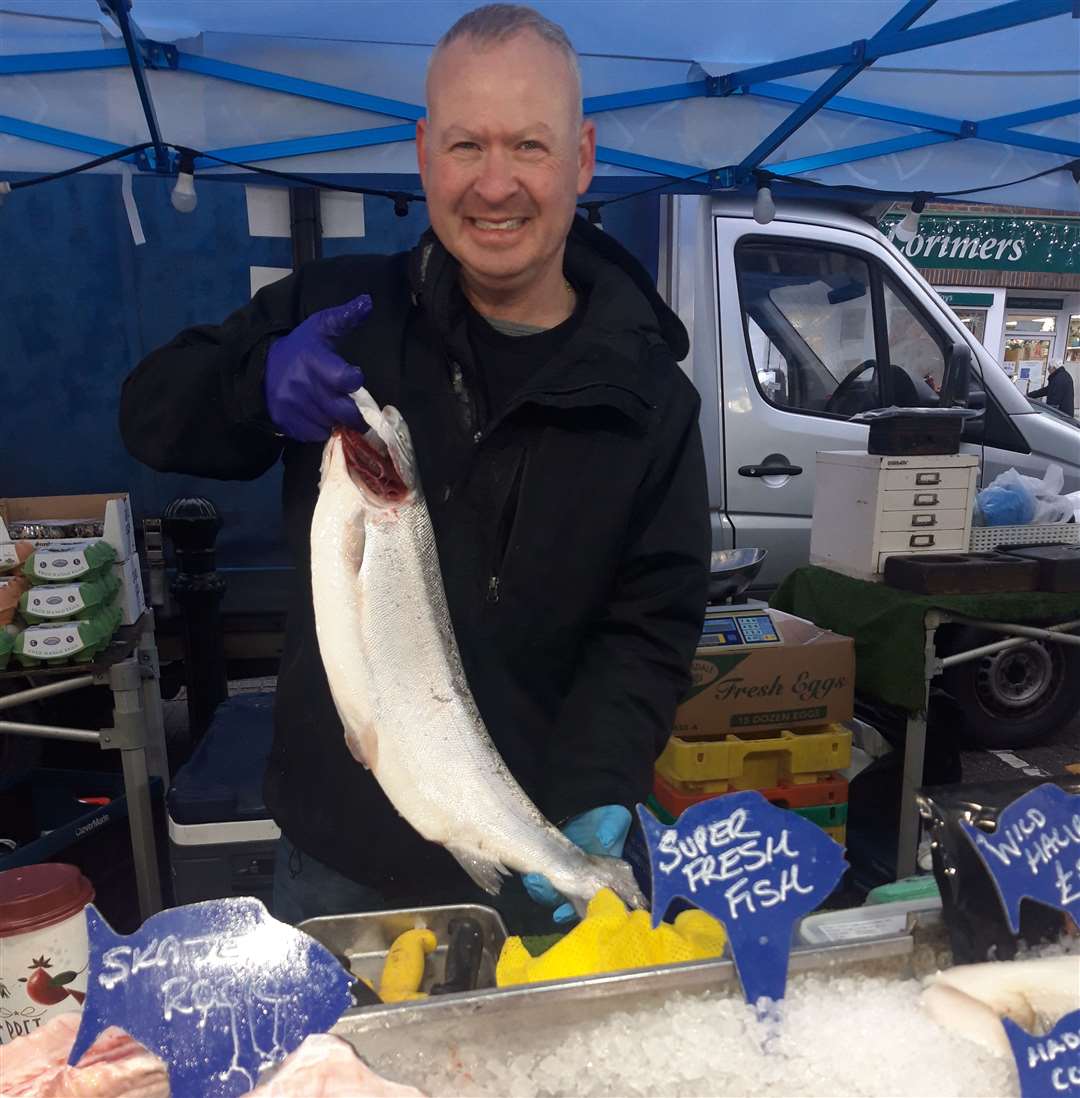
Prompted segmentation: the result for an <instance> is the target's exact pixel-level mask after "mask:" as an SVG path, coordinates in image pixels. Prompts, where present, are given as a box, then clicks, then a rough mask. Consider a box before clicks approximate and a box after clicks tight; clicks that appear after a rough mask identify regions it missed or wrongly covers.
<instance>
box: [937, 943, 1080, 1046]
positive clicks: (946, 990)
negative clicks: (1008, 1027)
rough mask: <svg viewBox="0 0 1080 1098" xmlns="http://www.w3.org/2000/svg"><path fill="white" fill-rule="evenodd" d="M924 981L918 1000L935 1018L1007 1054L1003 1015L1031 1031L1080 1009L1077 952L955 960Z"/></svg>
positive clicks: (1050, 1025) (1052, 1023) (974, 1039)
mask: <svg viewBox="0 0 1080 1098" xmlns="http://www.w3.org/2000/svg"><path fill="white" fill-rule="evenodd" d="M926 984H927V986H926V990H925V991H924V992H923V997H922V1002H923V1006H924V1007H925V1008H926V1011H927V1013H928V1014H929V1015H930V1016H931V1017H932V1018H933V1019H934V1020H935V1021H936V1022H938V1023H940V1024H941V1025H943V1026H945V1028H946V1029H951V1030H953V1031H955V1032H957V1033H960V1034H963V1035H964V1036H965V1037H967V1038H969V1039H970V1040H972V1041H976V1042H978V1043H979V1044H981V1045H984V1046H985V1047H987V1048H990V1049H993V1050H995V1051H996V1052H999V1053H1001V1054H1002V1055H1005V1056H1007V1055H1009V1052H1010V1048H1011V1046H1010V1045H1009V1039H1008V1037H1007V1036H1006V1034H1005V1027H1004V1026H1003V1025H1002V1024H1001V1019H1002V1018H1011V1019H1012V1020H1013V1021H1014V1022H1016V1023H1017V1024H1018V1025H1020V1026H1023V1028H1024V1029H1026V1030H1027V1031H1028V1032H1029V1033H1031V1032H1034V1031H1035V1030H1036V1029H1050V1028H1052V1027H1053V1026H1054V1025H1055V1024H1056V1023H1057V1022H1058V1020H1059V1019H1061V1018H1062V1017H1064V1015H1066V1014H1071V1013H1072V1012H1073V1011H1074V1010H1080V954H1073V955H1065V956H1061V957H1040V958H1037V959H1034V960H1028V961H990V962H987V963H985V964H976V965H956V967H954V968H947V969H945V970H944V971H942V972H935V973H934V975H933V976H930V977H929V978H928V979H927V981H926Z"/></svg>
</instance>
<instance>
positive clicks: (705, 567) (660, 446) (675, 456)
mask: <svg viewBox="0 0 1080 1098" xmlns="http://www.w3.org/2000/svg"><path fill="white" fill-rule="evenodd" d="M677 380H678V382H679V384H677V385H675V386H673V388H674V389H676V391H677V392H676V394H674V399H672V400H671V401H670V403H669V407H668V409H667V414H666V416H665V422H663V424H662V425H661V428H660V430H659V431H658V432H657V436H656V438H655V441H654V452H653V460H652V462H651V465H650V468H649V472H648V474H647V476H646V478H645V480H644V481H643V482H642V485H641V489H640V491H639V493H638V498H637V501H636V503H635V513H634V521H633V524H632V526H631V529H630V530H629V532H628V538H627V543H626V548H625V552H624V554H623V559H622V563H621V566H620V568H619V574H618V576H617V579H616V583H615V588H614V590H613V593H612V595H611V598H610V600H609V602H608V604H607V606H606V607H605V609H604V611H603V613H602V614H601V615H600V617H599V618H598V620H596V621H595V623H594V626H593V629H592V632H591V635H590V637H589V638H588V640H587V641H586V644H585V647H584V650H583V653H582V659H581V663H580V667H579V669H578V672H577V675H576V677H575V680H574V683H573V685H572V687H571V690H570V693H569V695H568V696H567V698H566V701H565V703H564V705H563V708H562V711H561V714H560V717H559V720H558V723H557V726H556V729H555V732H554V735H553V738H552V740H551V742H550V744H549V749H548V764H547V780H546V791H545V796H544V805H543V807H544V809H545V812H546V814H547V816H548V818H549V819H551V820H553V821H555V822H558V823H561V822H563V821H565V820H566V819H568V818H569V817H571V816H575V815H577V814H579V813H581V812H585V811H587V810H589V809H591V808H596V807H599V806H600V805H607V804H622V805H625V806H626V807H627V808H629V809H631V811H632V810H633V806H634V805H635V803H638V802H642V801H644V800H645V798H646V797H647V796H648V795H649V793H650V792H651V790H652V779H653V765H654V763H655V761H656V758H657V756H658V755H659V754H660V752H661V751H662V750H663V749H664V746H665V745H666V744H667V741H668V737H669V736H670V735H671V729H672V724H673V721H674V716H675V708H676V706H677V705H678V702H679V701H680V699H681V698H682V696H683V694H684V693H685V691H686V688H687V687H688V686H689V683H690V674H689V672H690V662H691V660H692V659H693V654H694V650H695V647H696V645H697V641H698V639H699V637H700V636H701V628H702V622H703V620H704V615H705V605H706V602H707V599H708V585H709V553H710V548H711V534H710V525H709V503H708V491H707V487H706V479H705V459H704V454H703V451H702V443H701V433H700V430H699V428H698V421H697V417H698V408H699V406H700V399H699V398H698V396H697V393H696V392H695V391H694V390H693V388H692V387H691V385H690V383H689V382H688V381H686V380H685V379H684V378H683V377H682V376H681V375H680V376H679V377H678V379H677Z"/></svg>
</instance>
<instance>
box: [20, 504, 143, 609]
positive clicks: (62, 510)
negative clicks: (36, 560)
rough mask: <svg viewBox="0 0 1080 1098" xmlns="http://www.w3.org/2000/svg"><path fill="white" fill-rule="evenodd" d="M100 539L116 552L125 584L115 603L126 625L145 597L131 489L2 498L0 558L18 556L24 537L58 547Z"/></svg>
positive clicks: (116, 566) (119, 575)
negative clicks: (92, 493) (15, 548)
mask: <svg viewBox="0 0 1080 1098" xmlns="http://www.w3.org/2000/svg"><path fill="white" fill-rule="evenodd" d="M96 539H100V540H102V541H106V542H108V543H109V545H111V546H112V547H113V549H114V550H115V551H116V563H115V564H113V566H112V572H113V575H114V576H115V577H116V579H117V580H118V581H119V584H120V589H119V592H118V594H117V596H116V599H117V601H116V605H117V606H118V607H119V608H120V613H121V624H123V625H132V624H134V623H135V622H136V621H138V620H139V617H140V616H141V615H142V613H143V611H144V610H145V608H146V597H145V595H144V593H143V583H142V574H141V571H140V567H139V555H138V552H137V550H136V547H135V522H134V519H133V517H132V512H131V497H130V496H129V495H128V493H127V492H105V493H100V494H95V495H77V496H21V497H7V498H0V559H2V558H3V557H4V556H5V555H9V556H10V555H13V554H14V544H15V543H16V542H19V541H29V542H30V543H31V544H32V545H33V546H34V548H35V549H39V548H48V549H50V550H57V549H60V548H63V547H64V546H73V547H74V546H76V545H79V544H82V543H84V542H87V541H93V540H96Z"/></svg>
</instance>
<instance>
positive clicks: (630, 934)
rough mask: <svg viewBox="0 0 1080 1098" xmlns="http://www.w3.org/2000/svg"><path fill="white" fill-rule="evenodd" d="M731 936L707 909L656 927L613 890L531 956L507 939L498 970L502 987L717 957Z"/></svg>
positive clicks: (604, 892)
mask: <svg viewBox="0 0 1080 1098" xmlns="http://www.w3.org/2000/svg"><path fill="white" fill-rule="evenodd" d="M726 941H727V935H726V934H725V933H724V928H723V926H722V925H721V924H720V923H719V922H718V921H717V920H716V919H714V918H713V917H712V916H711V915H706V914H705V912H704V911H698V910H697V909H691V910H689V911H684V912H682V913H681V914H680V915H679V916H678V917H677V918H676V920H675V924H674V925H671V924H670V923H661V925H660V926H659V927H657V929H656V930H653V929H652V924H651V921H650V916H649V914H648V913H647V912H645V911H633V912H630V911H627V909H626V907H625V905H624V904H623V902H622V901H621V900H620V899H619V898H618V896H616V895H615V893H613V892H612V891H611V890H610V889H606V888H605V889H602V890H601V891H600V892H598V893H597V894H596V895H595V896H594V897H593V899H592V901H591V902H590V903H589V908H588V912H587V914H586V916H585V918H584V919H582V920H581V922H580V923H578V925H577V926H576V927H574V929H573V930H571V931H570V933H569V934H567V935H566V937H565V938H563V939H562V940H561V941H559V942H556V943H555V945H553V946H552V947H551V948H550V949H548V950H547V951H546V952H544V953H543V954H541V955H540V956H539V957H532V956H530V954H529V951H528V950H527V949H526V948H525V946H524V944H523V943H522V941H521V939H520V938H507V940H506V944H505V945H504V946H503V950H502V953H501V954H500V956H499V963H498V965H497V966H496V970H495V982H496V983H497V984H498V986H499V987H509V986H511V985H513V984H532V983H539V982H540V981H542V980H564V979H567V978H568V977H572V976H593V975H596V974H598V973H601V972H618V971H621V970H624V969H628V968H648V967H652V966H653V965H664V964H677V963H679V962H682V961H697V960H703V959H705V958H708V957H719V956H720V955H721V954H722V953H723V952H724V945H725V943H726Z"/></svg>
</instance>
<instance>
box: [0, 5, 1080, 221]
mask: <svg viewBox="0 0 1080 1098" xmlns="http://www.w3.org/2000/svg"><path fill="white" fill-rule="evenodd" d="M474 6H476V5H475V4H474V3H471V2H466V0H392V2H391V0H387V2H381V0H367V2H356V0H319V2H318V3H312V2H310V0H309V2H308V3H296V2H295V0H259V2H257V3H256V2H247V3H241V2H238V0H231V2H223V0H135V3H134V4H133V5H132V6H131V9H130V13H129V12H128V10H127V8H126V7H125V6H124V4H123V2H122V0H100V6H99V3H97V2H95V0H0V176H11V175H12V174H13V173H21V172H29V173H43V172H51V171H57V170H61V169H65V168H69V167H71V166H73V165H75V164H78V163H81V162H84V161H86V160H87V159H89V158H91V157H99V156H103V155H107V154H109V153H113V152H118V151H120V150H122V149H124V148H126V147H129V146H132V145H136V144H141V143H144V142H148V141H150V142H154V143H155V145H156V149H155V148H151V149H148V150H143V151H141V152H139V153H134V154H131V155H130V156H128V157H127V158H126V160H127V161H129V162H131V163H133V164H134V165H135V166H136V167H137V168H139V169H141V170H144V171H175V170H176V166H177V159H176V154H175V152H174V151H173V150H172V149H171V148H170V146H181V147H187V148H192V149H196V150H199V151H201V152H204V153H208V154H213V157H216V158H218V159H216V160H215V159H213V158H211V157H206V158H202V159H201V160H199V161H198V162H197V163H196V167H197V168H198V169H200V170H209V169H211V168H213V169H214V170H215V171H229V170H232V169H227V168H223V166H222V165H221V163H220V161H221V160H226V161H230V162H235V163H245V164H254V165H260V166H264V167H267V168H273V169H276V170H280V171H286V172H289V173H294V174H299V175H304V176H318V177H320V178H323V179H331V178H334V177H337V178H338V179H343V180H349V181H351V182H367V183H369V184H371V185H376V186H380V185H381V186H394V187H412V186H416V185H417V178H416V175H415V151H414V147H413V142H412V135H413V124H414V122H415V120H416V118H417V117H419V116H420V115H421V114H422V113H423V105H422V104H423V80H424V69H425V65H426V63H427V59H428V56H429V54H430V50H431V46H432V45H433V43H434V42H435V41H436V40H437V39H438V37H439V36H440V35H441V34H442V33H443V32H444V31H445V30H446V29H447V28H448V27H449V26H450V25H451V23H452V22H453V21H454V20H455V19H456V18H457V17H458V16H460V15H461V14H462V13H463V12H465V11H467V10H469V9H470V8H471V7H474ZM535 6H536V7H537V8H538V9H539V10H541V11H542V12H543V13H544V14H546V15H548V16H550V17H551V18H553V19H555V20H556V21H558V22H560V23H561V24H562V25H563V26H564V27H565V28H566V29H567V31H568V33H569V34H570V37H571V39H572V40H573V42H574V44H575V46H576V48H577V49H578V51H579V52H580V54H581V55H582V71H583V78H584V85H585V87H584V90H585V96H586V102H585V108H586V110H587V112H588V113H589V114H590V115H592V116H593V117H594V118H595V120H596V123H597V128H598V133H599V144H600V152H599V159H600V164H599V168H598V177H597V181H596V186H595V189H596V190H597V191H598V192H603V191H627V190H636V189H642V188H645V187H648V186H649V185H651V184H657V183H664V182H665V181H670V180H681V181H683V182H681V183H678V184H677V185H676V186H675V188H674V189H684V190H689V189H700V188H730V187H737V186H746V185H752V182H753V179H754V172H755V171H760V170H762V169H764V170H766V171H767V172H768V173H769V174H770V175H771V176H774V177H781V178H784V179H789V180H793V181H795V180H799V181H811V182H817V183H823V184H828V185H832V186H844V187H853V186H858V187H868V188H873V189H875V190H882V191H885V192H890V193H896V194H912V193H914V192H930V193H933V194H937V195H942V194H947V193H948V192H953V191H962V190H968V189H970V188H989V189H985V190H981V191H980V192H979V193H978V194H977V195H973V196H972V197H973V198H977V199H978V200H979V201H986V202H999V203H1009V204H1013V205H1025V206H1034V207H1039V208H1043V209H1055V210H1070V211H1071V210H1080V185H1078V184H1077V182H1076V180H1075V179H1074V174H1073V172H1071V171H1069V170H1065V171H1053V170H1052V169H1055V168H1058V167H1060V166H1062V165H1066V164H1070V163H1071V162H1073V161H1077V162H1078V163H1080V18H1077V17H1076V16H1077V15H1078V14H1080V5H1078V4H1077V3H1075V2H1074V0H1011V2H1005V3H988V2H986V0H937V2H936V3H935V0H909V2H907V3H903V2H902V0H862V2H860V3H851V2H850V0H815V2H813V3H811V2H809V0H725V2H723V3H720V2H716V0H666V2H663V3H661V2H657V0H602V2H599V0H536V3H535ZM95 170H101V171H124V170H130V168H128V167H125V161H124V160H119V161H116V162H113V163H110V164H106V165H103V166H101V167H100V168H99V169H95ZM1044 171H1049V172H1050V174H1046V175H1039V174H1038V173H1042V172H1044ZM1033 175H1036V176H1038V177H1037V178H1034V179H1030V180H1028V181H1026V182H1023V183H1018V184H1016V185H1013V186H1008V187H1006V186H1003V184H1006V183H1010V182H1012V181H1015V180H1018V179H1021V178H1023V177H1027V176H1033Z"/></svg>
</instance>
